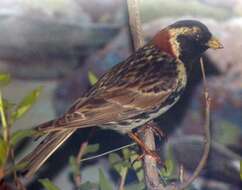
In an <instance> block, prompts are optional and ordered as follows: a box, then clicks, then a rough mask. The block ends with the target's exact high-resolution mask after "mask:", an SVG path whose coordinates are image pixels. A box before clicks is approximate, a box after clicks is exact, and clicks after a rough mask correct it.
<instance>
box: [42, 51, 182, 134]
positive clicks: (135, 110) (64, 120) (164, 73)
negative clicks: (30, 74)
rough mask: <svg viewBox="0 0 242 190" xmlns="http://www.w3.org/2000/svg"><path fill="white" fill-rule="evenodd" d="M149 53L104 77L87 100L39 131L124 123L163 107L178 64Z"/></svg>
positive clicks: (114, 69)
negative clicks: (115, 122)
mask: <svg viewBox="0 0 242 190" xmlns="http://www.w3.org/2000/svg"><path fill="white" fill-rule="evenodd" d="M147 50H149V52H151V53H152V54H151V53H150V54H149V53H145V52H146V51H144V50H143V51H141V52H140V53H139V51H138V52H136V54H134V55H133V56H131V57H130V58H128V59H127V60H126V61H125V62H123V63H121V64H119V65H117V66H116V67H114V68H113V69H112V70H111V71H110V72H108V73H107V74H105V75H104V76H103V77H102V78H101V79H100V80H99V81H98V83H97V84H96V85H95V86H94V87H93V89H92V90H91V91H90V92H89V94H88V95H87V97H86V98H85V99H82V101H78V102H76V103H75V104H74V105H73V106H72V107H71V109H70V110H69V111H68V112H67V113H66V114H65V115H64V116H63V117H61V118H59V119H57V120H56V121H55V122H53V125H48V126H44V127H41V128H40V130H44V131H55V130H63V129H70V128H83V127H88V126H95V125H102V124H105V123H108V122H114V121H122V120H125V119H129V118H131V117H134V116H136V115H138V114H141V113H144V112H148V111H151V110H152V109H154V108H156V107H158V106H159V105H161V104H162V102H164V101H165V100H166V98H167V97H168V96H169V95H170V94H171V93H172V92H173V91H174V89H175V88H176V87H177V78H176V74H177V73H176V68H175V64H176V63H175V62H174V60H170V59H169V58H168V57H161V56H160V55H159V54H158V53H157V54H154V52H152V51H151V50H150V49H148V48H147ZM140 54H143V55H140ZM140 57H141V58H142V59H141V58H140Z"/></svg>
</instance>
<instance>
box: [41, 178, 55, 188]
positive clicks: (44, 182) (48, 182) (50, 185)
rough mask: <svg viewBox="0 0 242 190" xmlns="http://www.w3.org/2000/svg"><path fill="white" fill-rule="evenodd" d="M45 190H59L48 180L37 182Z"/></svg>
mask: <svg viewBox="0 0 242 190" xmlns="http://www.w3.org/2000/svg"><path fill="white" fill-rule="evenodd" d="M38 181H39V182H40V183H41V184H42V185H43V187H44V188H45V189H46V190H59V188H58V187H57V186H56V185H55V184H53V183H52V182H51V181H50V180H49V179H39V180H38Z"/></svg>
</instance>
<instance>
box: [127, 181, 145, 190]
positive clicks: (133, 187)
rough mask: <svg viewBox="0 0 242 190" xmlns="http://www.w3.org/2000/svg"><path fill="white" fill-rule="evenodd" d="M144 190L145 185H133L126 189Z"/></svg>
mask: <svg viewBox="0 0 242 190" xmlns="http://www.w3.org/2000/svg"><path fill="white" fill-rule="evenodd" d="M142 189H145V184H144V183H135V184H131V185H129V186H127V187H126V188H125V190H142Z"/></svg>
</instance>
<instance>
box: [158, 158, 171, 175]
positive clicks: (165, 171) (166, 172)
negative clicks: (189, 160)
mask: <svg viewBox="0 0 242 190" xmlns="http://www.w3.org/2000/svg"><path fill="white" fill-rule="evenodd" d="M165 166H166V169H165V168H163V169H162V170H161V171H160V175H161V176H162V177H170V176H171V175H172V173H173V170H174V164H173V160H171V159H168V160H166V161H165Z"/></svg>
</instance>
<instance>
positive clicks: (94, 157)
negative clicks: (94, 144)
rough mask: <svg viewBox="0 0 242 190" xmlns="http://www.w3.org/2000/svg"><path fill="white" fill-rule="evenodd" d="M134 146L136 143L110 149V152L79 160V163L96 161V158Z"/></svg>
mask: <svg viewBox="0 0 242 190" xmlns="http://www.w3.org/2000/svg"><path fill="white" fill-rule="evenodd" d="M134 145H136V143H131V144H127V145H124V146H121V147H119V148H115V149H112V150H110V151H106V152H104V153H101V154H98V155H95V156H90V157H87V158H83V159H81V162H84V161H88V160H93V159H96V158H99V157H102V156H105V155H108V154H110V153H113V152H117V151H119V150H122V149H125V148H128V147H131V146H134Z"/></svg>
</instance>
